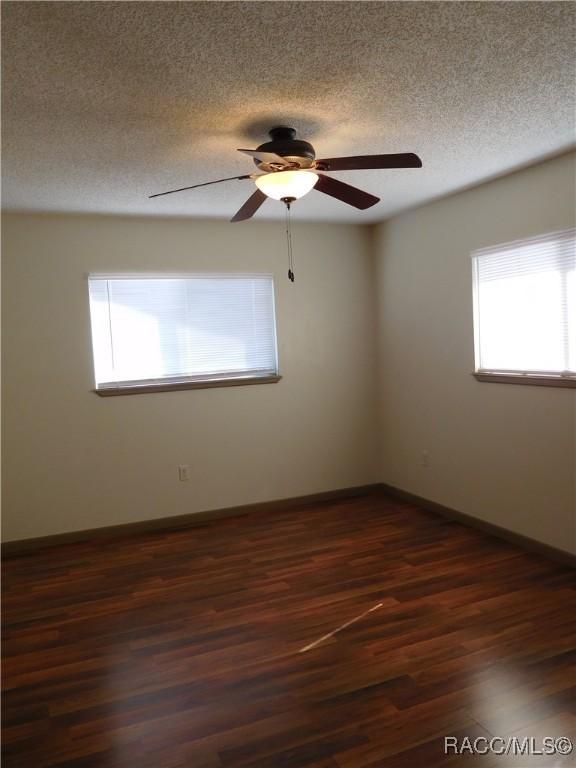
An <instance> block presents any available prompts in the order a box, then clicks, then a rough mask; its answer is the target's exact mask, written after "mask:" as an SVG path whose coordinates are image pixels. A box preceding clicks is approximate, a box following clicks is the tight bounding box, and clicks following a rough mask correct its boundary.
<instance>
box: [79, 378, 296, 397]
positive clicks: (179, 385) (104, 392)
mask: <svg viewBox="0 0 576 768" xmlns="http://www.w3.org/2000/svg"><path fill="white" fill-rule="evenodd" d="M281 378H282V376H277V375H276V376H250V377H248V376H246V377H244V378H242V377H238V378H237V379H234V378H228V379H206V381H171V382H157V383H156V382H155V383H153V384H130V385H128V386H125V387H123V386H119V387H106V388H102V389H93V390H92V391H93V392H94V393H95V394H97V395H99V396H100V397H115V396H117V395H147V394H152V393H153V392H177V391H179V390H181V389H213V388H214V387H244V386H247V385H248V384H276V382H278V381H280V379H281Z"/></svg>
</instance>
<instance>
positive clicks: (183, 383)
mask: <svg viewBox="0 0 576 768" xmlns="http://www.w3.org/2000/svg"><path fill="white" fill-rule="evenodd" d="M88 285H89V292H90V317H91V322H92V347H93V353H94V370H95V377H96V391H97V392H98V393H99V394H127V393H130V392H150V391H153V390H155V389H156V390H165V389H187V388H191V387H200V386H217V385H230V384H247V383H262V382H266V381H277V380H278V378H279V377H278V366H277V355H276V328H275V317H274V284H273V280H272V278H271V277H270V276H265V275H240V276H232V275H126V276H124V275H90V276H89V278H88Z"/></svg>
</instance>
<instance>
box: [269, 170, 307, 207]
mask: <svg viewBox="0 0 576 768" xmlns="http://www.w3.org/2000/svg"><path fill="white" fill-rule="evenodd" d="M255 181H256V186H257V187H258V189H259V190H261V191H262V192H264V194H265V195H267V196H268V197H271V198H273V199H274V200H282V199H283V198H285V197H292V198H294V199H295V200H297V199H298V198H299V197H303V196H304V195H306V194H308V192H310V190H311V189H313V187H314V185H315V184H316V182H317V181H318V176H317V175H316V174H315V173H313V172H312V171H273V172H272V173H266V174H264V175H263V176H257V177H256V179H255Z"/></svg>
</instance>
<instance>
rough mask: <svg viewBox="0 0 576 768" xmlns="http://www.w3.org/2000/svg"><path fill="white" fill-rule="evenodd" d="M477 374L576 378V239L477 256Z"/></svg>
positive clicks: (538, 241) (552, 238)
mask: <svg viewBox="0 0 576 768" xmlns="http://www.w3.org/2000/svg"><path fill="white" fill-rule="evenodd" d="M473 274H474V327H475V342H476V343H475V350H476V371H477V372H479V373H482V372H485V373H495V374H497V373H501V374H519V375H530V374H532V375H535V376H551V377H559V378H560V377H566V378H571V377H576V240H575V231H574V230H566V231H562V232H556V233H552V234H548V235H543V236H541V237H537V238H532V239H530V240H524V241H519V242H514V243H507V244H504V245H499V246H494V247H493V248H485V249H482V250H480V251H476V252H475V253H474V254H473Z"/></svg>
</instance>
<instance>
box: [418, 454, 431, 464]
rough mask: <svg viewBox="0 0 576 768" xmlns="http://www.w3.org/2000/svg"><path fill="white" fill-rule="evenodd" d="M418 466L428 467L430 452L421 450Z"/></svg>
mask: <svg viewBox="0 0 576 768" xmlns="http://www.w3.org/2000/svg"><path fill="white" fill-rule="evenodd" d="M420 466H421V467H429V466H430V453H429V452H428V451H421V452H420Z"/></svg>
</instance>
